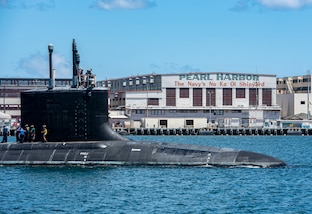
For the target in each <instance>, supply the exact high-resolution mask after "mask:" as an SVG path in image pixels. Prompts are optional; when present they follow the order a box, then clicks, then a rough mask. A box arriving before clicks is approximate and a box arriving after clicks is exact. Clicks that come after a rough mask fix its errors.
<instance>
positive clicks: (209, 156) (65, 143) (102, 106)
mask: <svg viewBox="0 0 312 214" xmlns="http://www.w3.org/2000/svg"><path fill="white" fill-rule="evenodd" d="M51 47H52V46H49V53H50V77H51V80H50V83H51V85H50V86H49V88H48V89H40V90H39V89H36V90H30V91H25V92H22V93H21V105H22V112H21V116H22V124H21V125H22V127H26V124H27V125H29V126H30V127H35V128H36V139H35V140H33V139H32V141H35V142H37V141H39V142H40V141H41V140H44V141H46V138H45V137H44V136H42V133H45V129H42V130H43V131H41V127H42V128H45V127H47V130H48V134H47V140H48V141H49V143H22V144H21V143H5V144H0V165H183V166H225V167H230V166H257V167H278V166H284V165H285V163H284V162H283V161H281V160H278V159H276V158H273V157H270V156H267V155H262V154H258V153H253V152H247V151H239V150H233V149H225V148H216V147H209V146H198V145H186V144H167V143H153V142H137V141H131V140H129V139H127V138H124V137H122V136H121V135H119V134H118V133H116V132H114V131H113V130H112V129H111V127H110V125H109V114H108V97H109V91H108V89H106V88H100V87H94V83H92V81H91V84H89V83H90V82H89V80H90V79H89V77H90V78H91V77H92V76H93V75H92V76H91V72H89V73H88V75H87V77H86V78H87V81H86V82H79V84H77V81H76V80H77V79H79V80H82V79H84V77H82V76H80V78H78V77H77V75H78V70H77V69H79V68H80V66H79V63H80V57H79V55H78V52H77V49H76V43H75V41H73V85H72V87H71V88H69V87H64V88H55V87H54V85H53V82H54V81H53V78H52V76H53V75H51V73H52V71H51V69H52V65H51V63H52V62H51V61H52V58H51V57H52V51H53V47H52V48H51ZM81 72H82V71H81ZM80 75H82V74H80ZM93 77H94V76H93ZM91 79H92V78H91ZM92 85H93V86H92ZM32 130H34V128H32ZM32 136H33V135H32ZM29 140H30V138H29V136H28V138H26V140H25V141H29Z"/></svg>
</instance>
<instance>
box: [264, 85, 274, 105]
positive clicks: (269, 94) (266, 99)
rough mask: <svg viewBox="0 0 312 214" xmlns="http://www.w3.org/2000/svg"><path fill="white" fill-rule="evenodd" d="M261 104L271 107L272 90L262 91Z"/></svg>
mask: <svg viewBox="0 0 312 214" xmlns="http://www.w3.org/2000/svg"><path fill="white" fill-rule="evenodd" d="M262 104H263V105H267V106H271V105H272V89H268V88H264V89H262Z"/></svg>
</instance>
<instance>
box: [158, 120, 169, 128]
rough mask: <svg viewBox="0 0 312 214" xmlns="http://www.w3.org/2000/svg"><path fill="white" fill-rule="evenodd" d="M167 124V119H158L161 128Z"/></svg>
mask: <svg viewBox="0 0 312 214" xmlns="http://www.w3.org/2000/svg"><path fill="white" fill-rule="evenodd" d="M167 124H168V121H167V120H160V121H159V125H160V127H162V128H167Z"/></svg>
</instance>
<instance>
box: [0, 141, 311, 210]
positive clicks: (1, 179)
mask: <svg viewBox="0 0 312 214" xmlns="http://www.w3.org/2000/svg"><path fill="white" fill-rule="evenodd" d="M130 138H132V139H136V140H153V141H165V142H178V143H192V144H201V145H214V146H219V147H230V148H236V149H244V150H250V151H254V152H260V153H265V154H268V155H272V156H274V157H277V158H280V159H282V160H284V161H285V162H286V163H287V166H286V167H283V168H266V169H262V168H215V167H211V168H204V167H124V166H118V167H67V166H57V167H55V166H54V167H42V166H36V167H34V166H9V167H8V166H1V167H0V213H312V152H311V151H312V136H130Z"/></svg>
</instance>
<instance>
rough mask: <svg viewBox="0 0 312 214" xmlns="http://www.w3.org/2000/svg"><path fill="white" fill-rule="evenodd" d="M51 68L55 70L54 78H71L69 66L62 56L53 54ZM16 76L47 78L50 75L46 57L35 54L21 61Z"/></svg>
mask: <svg viewBox="0 0 312 214" xmlns="http://www.w3.org/2000/svg"><path fill="white" fill-rule="evenodd" d="M52 68H53V69H55V70H56V72H55V73H56V74H55V77H56V78H71V75H72V74H71V64H70V63H69V62H68V61H67V60H66V59H65V57H64V56H61V55H58V54H53V57H52ZM16 74H18V76H23V77H26V78H32V77H34V78H48V77H49V74H50V72H49V59H48V56H46V55H42V54H39V53H37V54H33V55H31V56H29V57H26V58H23V59H21V60H20V61H19V63H18V67H17V69H16Z"/></svg>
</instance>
